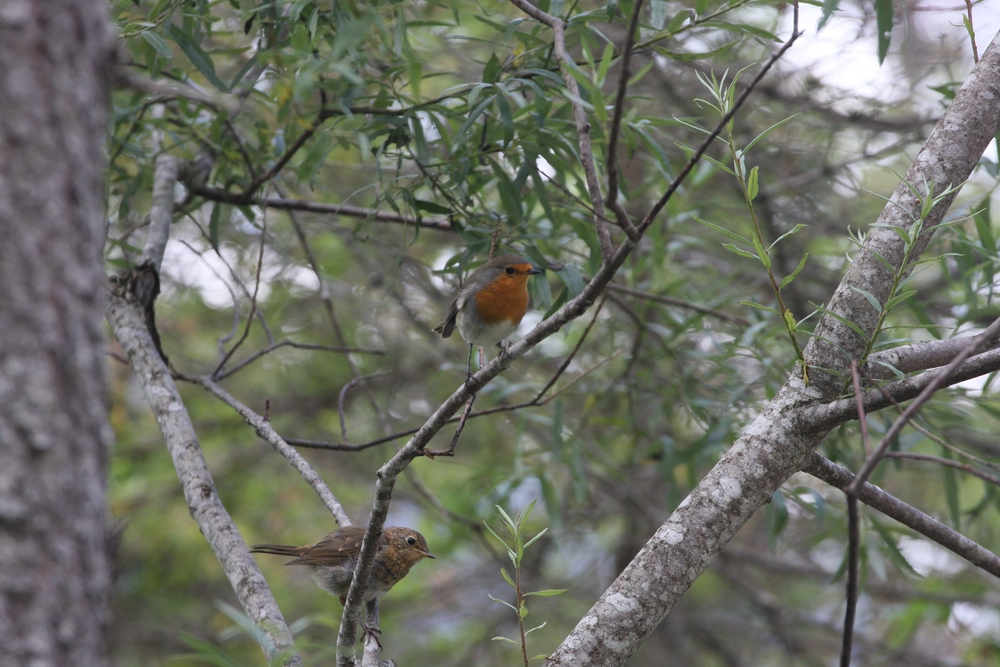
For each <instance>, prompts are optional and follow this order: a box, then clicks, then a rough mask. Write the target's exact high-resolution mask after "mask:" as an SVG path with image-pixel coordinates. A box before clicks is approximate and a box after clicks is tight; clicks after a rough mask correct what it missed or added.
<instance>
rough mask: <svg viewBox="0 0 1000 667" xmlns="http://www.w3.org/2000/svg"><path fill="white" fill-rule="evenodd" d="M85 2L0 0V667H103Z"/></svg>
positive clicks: (98, 209)
mask: <svg viewBox="0 0 1000 667" xmlns="http://www.w3.org/2000/svg"><path fill="white" fill-rule="evenodd" d="M107 22H108V17H107V6H106V4H105V3H104V2H101V1H99V0H53V1H51V2H46V3H38V2H31V1H30V0H22V1H15V0H8V1H7V2H3V3H0V73H2V74H0V665H4V666H6V665H10V666H12V667H13V666H15V665H16V666H18V667H22V666H24V665H31V666H32V667H47V666H52V667H63V666H66V665H87V666H88V667H89V666H94V667H100V666H101V665H107V664H108V657H107V643H106V638H105V633H106V629H107V625H108V621H109V612H110V608H109V602H110V589H111V574H110V565H109V554H108V542H109V541H108V525H107V515H106V507H105V484H106V480H105V467H106V466H105V464H106V461H107V455H108V447H109V445H110V442H111V431H110V427H109V425H108V421H107V407H106V387H105V377H104V363H105V361H104V360H105V357H104V337H103V329H102V325H101V313H102V295H103V290H104V287H103V285H104V277H103V272H102V265H103V261H102V248H103V244H104V225H105V215H104V164H105V155H104V141H105V135H106V127H107V126H106V123H107V116H108V105H109V101H110V100H109V94H108V93H109V80H110V63H111V56H112V53H113V50H112V43H111V41H110V34H109V31H108V29H107Z"/></svg>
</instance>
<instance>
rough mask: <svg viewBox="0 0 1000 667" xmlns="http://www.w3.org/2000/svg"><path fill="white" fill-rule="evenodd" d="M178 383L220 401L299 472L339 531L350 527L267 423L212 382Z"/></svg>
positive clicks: (328, 495) (198, 379)
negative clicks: (327, 511) (195, 386)
mask: <svg viewBox="0 0 1000 667" xmlns="http://www.w3.org/2000/svg"><path fill="white" fill-rule="evenodd" d="M180 379H183V380H187V381H188V382H192V383H194V384H197V385H201V386H202V387H204V388H205V389H207V390H208V391H210V392H212V393H213V394H215V396H216V397H218V398H219V399H221V400H222V402H223V403H225V404H226V405H228V406H229V407H231V408H232V409H234V410H236V412H238V413H240V415H241V416H242V417H243V418H244V419H246V420H247V423H248V424H250V425H251V426H253V427H254V429H255V430H256V431H257V435H258V436H260V437H261V438H262V439H263V440H265V441H267V442H268V443H269V444H270V445H271V446H272V447H274V449H275V450H276V451H277V452H278V453H279V454H281V455H282V456H284V457H285V458H286V459H288V462H289V463H291V464H292V466H293V467H294V468H295V469H296V470H298V471H299V474H300V475H302V478H303V479H304V480H305V481H306V483H307V484H309V486H311V487H312V488H313V490H314V491H316V493H317V494H318V495H319V497H320V499H321V500H322V501H323V504H324V505H326V507H327V509H329V510H330V513H331V514H333V518H334V519H336V520H337V523H338V524H340V525H341V526H343V527H346V526H350V525H351V519H350V517H348V516H347V512H345V511H344V507H343V506H342V505H341V504H340V501H339V500H337V497H336V496H334V495H333V492H332V491H330V487H328V486H327V485H326V482H324V481H323V478H322V477H320V475H319V473H318V472H316V470H315V468H313V467H312V466H311V465H310V464H309V462H308V461H306V460H305V459H304V458H302V455H301V454H299V453H298V452H297V451H295V448H293V447H292V446H290V445H289V444H288V443H287V442H286V441H285V440H283V439H282V437H281V436H280V435H278V434H277V432H275V430H274V429H273V428H272V427H271V423H270V422H269V421H268V420H267V419H265V418H264V417H262V416H261V415H259V414H257V413H256V412H254V411H253V410H251V409H250V408H248V407H247V406H245V405H243V403H241V402H240V401H238V400H237V399H236V398H235V397H234V396H233V395H232V394H230V393H229V392H228V391H226V390H225V389H223V388H222V387H220V386H219V385H218V384H217V383H216V382H215V379H214V378H211V377H208V376H204V375H202V376H195V377H181V378H180Z"/></svg>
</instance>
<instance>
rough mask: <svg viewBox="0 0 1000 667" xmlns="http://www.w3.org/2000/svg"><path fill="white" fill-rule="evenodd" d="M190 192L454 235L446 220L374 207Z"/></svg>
mask: <svg viewBox="0 0 1000 667" xmlns="http://www.w3.org/2000/svg"><path fill="white" fill-rule="evenodd" d="M191 191H192V192H194V193H195V194H196V195H198V196H199V197H203V198H205V199H208V200H210V201H217V202H222V203H224V204H233V205H235V206H245V205H251V204H253V205H257V206H267V207H268V208H273V209H278V210H282V211H304V212H307V213H321V214H326V215H344V216H348V217H351V218H365V219H371V220H378V221H380V222H398V223H401V224H404V225H419V226H420V227H421V228H423V229H434V230H437V231H441V232H454V231H455V227H454V226H453V225H452V224H451V223H450V222H449V221H448V219H447V218H444V217H441V216H430V217H426V218H425V217H420V216H412V215H403V214H401V213H396V212H394V211H380V210H378V209H374V208H364V207H362V206H350V205H348V204H324V203H321V202H314V201H307V200H304V199H288V198H286V197H263V198H262V197H255V196H246V195H243V194H240V193H237V192H229V191H228V190H221V189H219V188H209V187H192V188H191Z"/></svg>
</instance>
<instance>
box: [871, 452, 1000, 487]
mask: <svg viewBox="0 0 1000 667" xmlns="http://www.w3.org/2000/svg"><path fill="white" fill-rule="evenodd" d="M885 458H887V459H911V460H913V461H926V462H928V463H936V464H938V465H939V466H947V467H949V468H955V469H956V470H961V471H963V472H967V473H969V474H970V475H974V476H976V477H978V478H979V479H981V480H983V481H985V482H989V483H990V484H992V485H994V486H1000V477H996V476H994V475H991V474H989V473H988V472H984V471H982V470H979V469H978V468H976V467H974V466H970V465H969V464H968V463H960V462H959V461H952V460H951V459H946V458H944V457H941V456H933V455H931V454H917V453H916V452H886V453H885Z"/></svg>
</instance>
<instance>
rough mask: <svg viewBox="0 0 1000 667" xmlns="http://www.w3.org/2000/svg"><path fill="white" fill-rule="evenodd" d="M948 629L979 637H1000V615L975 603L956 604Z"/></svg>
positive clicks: (953, 606) (952, 607)
mask: <svg viewBox="0 0 1000 667" xmlns="http://www.w3.org/2000/svg"><path fill="white" fill-rule="evenodd" d="M948 629H949V630H951V631H952V632H959V631H960V630H963V629H964V630H967V631H969V632H971V633H972V634H974V635H977V636H980V637H982V636H993V637H997V636H1000V613H998V612H997V611H996V610H995V609H991V608H989V607H984V606H982V605H978V604H975V603H973V602H956V603H955V604H953V605H952V606H951V615H950V616H949V617H948Z"/></svg>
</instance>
